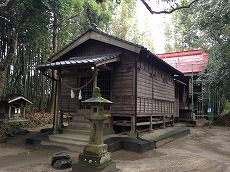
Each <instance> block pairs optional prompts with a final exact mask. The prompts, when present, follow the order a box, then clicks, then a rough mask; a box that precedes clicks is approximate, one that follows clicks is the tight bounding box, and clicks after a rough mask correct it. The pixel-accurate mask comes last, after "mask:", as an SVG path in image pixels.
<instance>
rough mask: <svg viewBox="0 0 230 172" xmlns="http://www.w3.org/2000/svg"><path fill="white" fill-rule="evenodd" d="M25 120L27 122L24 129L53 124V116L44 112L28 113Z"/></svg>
mask: <svg viewBox="0 0 230 172" xmlns="http://www.w3.org/2000/svg"><path fill="white" fill-rule="evenodd" d="M26 119H27V120H28V122H27V123H26V127H39V126H46V125H48V124H52V123H53V115H52V114H50V113H45V112H35V113H32V114H29V113H28V114H27V116H26Z"/></svg>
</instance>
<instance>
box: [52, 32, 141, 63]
mask: <svg viewBox="0 0 230 172" xmlns="http://www.w3.org/2000/svg"><path fill="white" fill-rule="evenodd" d="M91 32H95V33H98V34H101V35H104V36H107V37H110V38H113V39H115V40H118V41H121V42H124V43H126V44H129V45H131V46H135V47H138V48H142V47H143V46H141V45H138V44H135V43H132V42H130V41H127V40H124V39H121V38H119V37H116V36H113V35H110V34H108V33H105V32H103V31H100V30H98V29H92V28H91V29H88V30H87V31H86V32H84V33H82V34H80V35H79V36H78V37H76V38H75V39H73V40H72V41H70V42H69V43H68V44H66V45H65V46H63V47H62V48H61V49H60V50H58V51H57V52H56V53H54V54H53V55H52V56H51V57H49V59H48V61H51V59H52V58H53V57H55V56H56V55H58V54H59V53H60V52H62V51H63V50H64V49H66V48H68V47H70V46H71V45H72V44H74V43H75V42H76V41H77V40H79V39H80V38H81V37H83V36H84V35H86V34H89V33H91ZM90 38H91V37H90Z"/></svg>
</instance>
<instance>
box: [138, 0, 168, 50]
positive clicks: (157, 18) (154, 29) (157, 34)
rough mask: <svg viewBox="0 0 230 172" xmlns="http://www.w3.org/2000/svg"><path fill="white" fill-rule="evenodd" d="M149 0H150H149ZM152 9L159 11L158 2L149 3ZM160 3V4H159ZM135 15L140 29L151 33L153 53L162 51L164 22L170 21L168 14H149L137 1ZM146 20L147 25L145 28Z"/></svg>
mask: <svg viewBox="0 0 230 172" xmlns="http://www.w3.org/2000/svg"><path fill="white" fill-rule="evenodd" d="M149 2H150V1H149ZM151 5H152V9H154V10H156V11H159V10H161V9H160V8H161V7H160V6H159V4H157V3H154V4H151ZM161 5H162V4H161ZM137 17H138V23H139V24H138V26H139V29H140V30H142V31H145V30H148V31H149V32H151V33H152V34H151V35H152V39H153V40H154V44H155V45H154V46H155V53H156V54H160V53H164V52H165V51H164V45H165V37H164V22H168V21H170V15H169V14H151V13H150V12H149V11H148V10H147V9H146V7H145V6H144V4H143V3H142V2H141V1H137ZM146 20H147V23H148V25H149V27H148V28H146Z"/></svg>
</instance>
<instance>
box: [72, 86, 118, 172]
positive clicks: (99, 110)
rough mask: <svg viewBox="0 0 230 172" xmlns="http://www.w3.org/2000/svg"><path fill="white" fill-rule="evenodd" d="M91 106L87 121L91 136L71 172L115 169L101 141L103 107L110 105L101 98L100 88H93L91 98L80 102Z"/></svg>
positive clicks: (104, 171)
mask: <svg viewBox="0 0 230 172" xmlns="http://www.w3.org/2000/svg"><path fill="white" fill-rule="evenodd" d="M82 103H84V104H89V105H90V106H91V114H90V115H88V116H87V119H88V120H89V121H90V122H91V134H90V138H89V144H88V145H86V146H85V147H84V149H83V153H81V154H80V155H79V157H78V163H77V164H76V165H73V168H72V170H73V171H84V172H95V171H100V172H111V171H114V170H115V169H116V164H115V163H114V162H113V161H112V160H111V153H110V152H108V145H107V144H104V141H103V121H104V120H106V119H107V118H108V116H110V115H108V114H104V106H105V105H108V104H112V102H111V101H109V100H106V99H104V98H103V97H101V94H100V88H98V87H95V88H94V90H93V97H92V98H90V99H87V100H85V101H82Z"/></svg>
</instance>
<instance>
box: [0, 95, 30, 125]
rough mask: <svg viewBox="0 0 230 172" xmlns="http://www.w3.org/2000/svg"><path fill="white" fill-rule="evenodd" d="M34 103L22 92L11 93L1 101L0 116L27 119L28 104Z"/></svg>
mask: <svg viewBox="0 0 230 172" xmlns="http://www.w3.org/2000/svg"><path fill="white" fill-rule="evenodd" d="M27 103H30V104H33V103H32V102H31V101H30V100H29V99H27V98H26V97H24V96H23V95H21V94H9V95H7V96H6V97H5V98H3V100H2V101H1V102H0V118H5V119H12V120H13V119H25V108H26V104H27Z"/></svg>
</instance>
